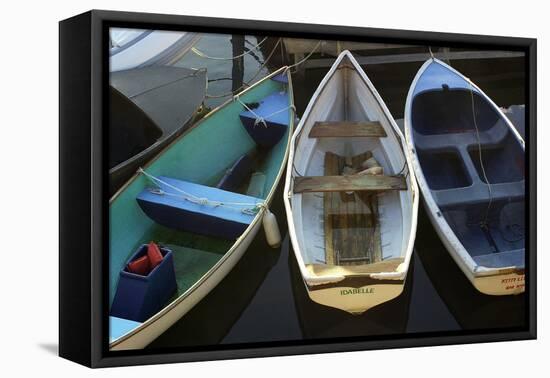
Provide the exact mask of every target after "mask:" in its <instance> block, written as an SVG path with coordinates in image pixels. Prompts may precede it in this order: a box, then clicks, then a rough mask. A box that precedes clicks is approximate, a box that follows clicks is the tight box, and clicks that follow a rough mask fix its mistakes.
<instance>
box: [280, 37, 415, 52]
mask: <svg viewBox="0 0 550 378" xmlns="http://www.w3.org/2000/svg"><path fill="white" fill-rule="evenodd" d="M283 43H284V45H285V50H286V51H287V53H288V54H309V53H310V52H311V51H313V49H314V48H315V47H316V46H317V44H318V43H319V41H318V40H315V39H299V38H283ZM411 47H418V46H413V45H397V44H389V43H369V42H353V41H321V44H320V45H319V46H318V47H317V50H315V51H316V52H318V53H320V54H327V55H332V56H337V55H338V54H340V53H341V52H342V51H343V50H350V51H366V50H385V49H398V48H411Z"/></svg>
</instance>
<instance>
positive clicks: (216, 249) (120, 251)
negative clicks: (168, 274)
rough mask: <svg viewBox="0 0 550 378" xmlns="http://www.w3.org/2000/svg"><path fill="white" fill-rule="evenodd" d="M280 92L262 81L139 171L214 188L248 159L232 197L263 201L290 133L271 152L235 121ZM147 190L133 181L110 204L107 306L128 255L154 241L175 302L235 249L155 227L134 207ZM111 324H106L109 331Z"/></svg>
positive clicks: (143, 181) (143, 180) (142, 179)
mask: <svg viewBox="0 0 550 378" xmlns="http://www.w3.org/2000/svg"><path fill="white" fill-rule="evenodd" d="M285 90H286V84H285V83H281V82H277V81H275V80H264V81H263V82H261V83H259V84H258V85H256V86H255V87H254V88H253V89H251V90H249V91H247V92H245V93H244V94H241V95H240V100H241V101H235V100H232V101H231V102H229V103H227V104H226V105H225V106H222V107H220V108H219V109H217V110H216V111H214V112H213V113H211V114H210V115H208V116H207V117H206V118H204V119H203V120H202V121H200V122H199V123H198V124H197V125H195V126H194V127H192V128H191V129H189V130H188V131H187V132H186V133H184V134H183V135H182V137H180V138H179V139H178V140H177V141H176V142H175V143H173V144H172V145H171V146H169V147H168V148H167V149H166V150H165V151H163V152H161V153H160V155H159V156H158V157H157V158H156V159H155V160H153V161H152V162H151V163H150V164H149V165H148V166H147V167H144V170H145V171H146V172H147V173H148V174H150V175H152V176H155V177H159V176H169V177H171V178H174V179H178V180H184V181H186V182H191V183H195V184H201V185H205V186H209V187H215V186H216V183H218V182H220V180H221V179H223V178H224V176H226V175H227V173H228V170H230V169H231V168H232V167H233V166H234V164H235V163H236V162H237V161H239V159H241V158H242V157H243V156H244V155H248V156H249V157H251V158H252V161H253V163H252V169H251V170H250V172H249V173H248V174H247V175H246V177H243V179H242V180H240V182H241V183H240V185H238V187H236V188H234V190H233V191H234V192H238V193H242V194H247V195H251V196H254V197H256V198H259V199H266V198H267V196H268V194H269V193H270V191H271V189H272V187H273V185H274V183H275V182H276V179H277V176H278V173H279V171H280V169H281V166H282V164H283V160H284V157H285V152H286V149H287V142H288V132H289V131H288V129H287V133H286V134H285V136H284V137H283V138H281V140H280V141H279V142H278V143H277V144H276V145H274V146H273V147H270V148H265V147H259V146H257V144H256V143H255V142H254V140H253V139H252V138H251V136H250V135H249V133H247V131H246V130H245V128H244V127H243V125H242V123H241V120H240V119H239V115H240V114H241V113H242V112H243V110H244V107H243V105H242V103H241V102H246V103H250V102H257V101H259V100H261V99H262V98H265V97H266V96H269V95H271V94H273V93H282V92H284V91H285ZM289 100H290V96H289ZM291 114H292V113H291ZM259 127H262V126H259ZM151 185H152V183H151V181H150V180H149V179H148V177H146V176H145V175H143V174H141V175H137V176H136V177H135V179H133V180H131V181H130V182H129V184H128V185H127V186H125V187H123V189H122V190H121V191H120V192H119V193H118V194H117V195H115V196H114V197H113V199H112V200H111V203H110V211H109V217H110V220H109V221H110V246H109V247H110V248H109V251H110V252H109V286H110V288H109V300H110V305H112V303H113V298H114V295H115V293H116V290H117V283H118V280H119V273H120V271H121V270H122V269H124V267H125V266H126V264H127V262H128V259H129V257H130V256H131V255H132V253H133V252H135V250H136V249H137V248H138V247H139V246H140V245H142V244H146V243H149V242H150V241H154V242H155V243H158V244H159V245H161V246H164V247H167V248H169V249H170V250H172V252H173V259H174V267H175V273H176V281H177V293H176V294H175V297H176V296H180V295H182V294H183V293H185V292H186V291H187V290H189V288H191V287H192V286H193V285H194V284H195V283H196V282H197V281H199V280H200V278H201V277H203V276H204V275H205V274H206V273H207V272H208V271H209V270H210V269H211V268H212V267H214V265H215V264H216V263H217V262H218V261H219V260H220V259H221V258H222V257H223V256H224V254H225V253H227V251H228V250H229V249H230V248H231V247H232V245H233V244H234V243H235V240H225V239H221V238H216V237H211V236H204V235H199V234H195V233H190V232H185V231H179V230H174V229H171V228H168V227H164V226H162V225H159V224H158V223H156V222H154V221H153V220H152V219H151V218H149V217H148V216H147V215H146V214H145V213H144V212H143V211H142V209H141V208H140V206H139V205H138V203H137V201H136V197H137V196H138V195H139V194H140V192H142V191H143V190H144V189H145V188H147V187H150V186H151ZM122 320H123V321H124V319H122ZM112 322H113V320H112V319H111V328H113V323H112ZM137 324H139V323H137ZM126 326H127V327H126V328H130V329H132V328H135V324H130V325H126ZM123 328H124V327H123ZM126 331H127V330H125V331H122V332H121V331H118V333H119V334H118V335H115V334H114V333H117V331H115V330H113V329H111V341H113V340H114V339H116V338H118V336H122V335H123V334H124V333H126Z"/></svg>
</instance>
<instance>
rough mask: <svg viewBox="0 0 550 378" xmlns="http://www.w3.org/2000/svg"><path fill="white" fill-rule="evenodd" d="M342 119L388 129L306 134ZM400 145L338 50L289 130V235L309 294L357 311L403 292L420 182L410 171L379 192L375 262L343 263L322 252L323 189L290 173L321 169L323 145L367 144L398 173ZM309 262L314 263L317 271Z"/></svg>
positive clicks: (390, 122) (328, 148) (351, 148)
mask: <svg viewBox="0 0 550 378" xmlns="http://www.w3.org/2000/svg"><path fill="white" fill-rule="evenodd" d="M340 70H341V71H340ZM342 120H345V121H350V122H378V123H380V125H381V126H382V127H383V129H384V130H385V132H386V134H387V136H386V137H384V138H374V137H355V136H354V137H349V138H346V139H345V142H343V139H342V138H334V137H328V138H320V139H318V138H317V139H316V138H310V137H308V135H309V133H310V130H311V129H312V128H313V125H314V124H315V122H323V121H329V122H337V121H342ZM404 145H405V141H404V137H403V135H402V134H401V131H400V130H399V128H398V127H397V125H396V123H395V121H394V119H393V117H392V116H391V114H390V112H389V111H388V109H387V108H386V106H385V104H384V103H383V101H382V99H381V98H380V96H379V95H378V93H377V91H376V89H375V88H374V86H373V85H372V83H371V82H370V80H369V79H368V77H367V76H366V75H365V73H364V71H363V70H362V69H361V67H360V66H359V65H358V64H357V62H356V61H355V59H354V58H353V56H352V55H351V54H350V53H349V52H348V51H344V52H343V53H342V54H340V56H339V57H338V58H337V59H336V62H335V63H334V65H333V67H332V68H331V69H330V71H329V72H328V73H327V75H326V76H325V78H324V79H323V81H322V82H321V84H320V85H319V87H318V89H317V90H316V92H315V94H314V95H313V97H312V99H311V101H310V103H309V105H308V107H307V109H306V111H305V112H304V115H303V117H302V119H301V121H300V124H299V125H298V127H297V129H296V132H295V133H294V135H293V137H292V140H291V146H290V155H289V163H288V168H287V177H286V182H285V197H284V201H285V207H286V211H287V218H288V223H289V234H290V239H291V241H292V245H293V249H294V253H295V256H296V260H297V262H298V266H299V268H300V271H301V274H302V277H303V279H304V282H305V285H306V288H307V290H308V294H309V296H310V298H311V299H312V300H313V301H315V302H317V303H320V304H323V305H326V306H330V307H335V308H339V309H341V310H344V311H347V312H350V313H362V312H364V311H366V310H368V309H370V308H372V307H374V306H377V305H379V304H381V303H384V302H386V301H389V300H391V299H393V298H395V297H397V296H399V295H400V294H401V292H402V291H403V285H404V281H405V278H406V275H407V271H408V267H409V263H410V259H411V255H412V251H413V245H414V238H415V234H416V221H417V211H418V189H417V187H416V181H415V179H414V174H412V172H411V173H410V174H408V175H407V176H406V187H407V189H406V190H402V191H387V192H384V193H383V194H380V195H378V197H377V198H378V209H379V213H380V219H379V221H380V234H381V245H382V254H383V256H382V261H381V264H380V265H377V263H373V264H370V265H369V264H365V265H354V267H356V268H351V267H350V268H349V269H348V268H346V267H345V266H341V265H332V263H331V262H330V261H327V260H326V259H325V231H324V226H323V214H324V210H323V195H322V194H319V193H297V192H295V191H294V181H295V177H298V176H323V166H324V162H323V159H324V158H325V154H326V153H327V152H331V153H334V154H337V155H340V156H349V155H350V154H351V155H352V156H355V155H358V154H361V153H364V152H365V151H371V152H372V154H373V156H374V157H375V158H376V160H377V161H378V162H380V165H381V166H382V167H383V170H384V175H398V174H399V173H402V172H406V171H407V169H409V167H410V162H409V157H408V156H407V155H406V153H405V152H404V150H403V147H402V146H404ZM411 170H412V169H411ZM386 261H388V262H389V261H397V263H396V266H394V267H393V269H391V268H389V267H387V265H386V268H385V267H384V266H383V265H384V263H385V262H386ZM397 264H398V265H397ZM314 266H317V267H320V268H319V269H318V270H317V271H316V268H313V267H314ZM357 267H359V268H357ZM361 267H364V269H363V268H361ZM378 267H379V268H378ZM377 269H378V270H377ZM321 271H322V272H321Z"/></svg>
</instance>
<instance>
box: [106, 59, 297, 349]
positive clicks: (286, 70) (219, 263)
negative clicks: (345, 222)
mask: <svg viewBox="0 0 550 378" xmlns="http://www.w3.org/2000/svg"><path fill="white" fill-rule="evenodd" d="M283 72H284V73H286V74H287V77H288V83H287V84H286V85H287V94H288V99H289V103H290V105H292V106H291V107H290V108H289V110H290V120H289V132H288V137H287V139H286V141H287V142H286V148H285V153H284V155H283V160H282V163H281V167H280V168H279V171H278V173H277V176H276V177H275V180H274V181H273V184H272V186H271V189H270V191H269V193H268V194H267V196H266V198H265V200H264V203H266V204H267V205H268V206H269V205H270V204H271V200H272V198H273V196H274V194H275V191H276V190H277V186H278V184H279V182H280V180H281V177H282V175H283V172H284V171H285V165H286V164H285V163H286V162H287V160H288V155H289V151H290V141H291V138H292V135H293V129H294V120H295V117H296V114H295V110H294V107H293V105H294V95H293V89H292V77H291V74H290V70H289V68H288V66H283V67H281V68H279V69H278V70H276V71H274V72H272V73H271V74H269V75H267V76H265V77H264V78H262V79H261V80H258V81H257V82H256V83H254V84H253V85H251V86H250V87H248V88H246V89H244V90H243V91H241V92H239V93H238V95H239V96H242V95H243V94H245V93H247V92H248V91H250V90H252V89H254V88H255V87H257V86H259V85H260V84H262V83H264V82H265V81H267V80H270V79H271V78H272V77H274V76H276V75H278V74H280V73H283ZM234 101H235V96H232V97H231V98H229V99H228V100H227V101H225V102H224V103H223V104H221V105H219V106H217V107H216V108H214V109H213V110H212V111H210V112H209V113H208V114H207V115H206V116H204V117H203V118H201V119H200V120H199V121H198V122H197V123H196V124H194V125H193V126H191V127H190V128H188V129H186V130H185V131H184V133H182V134H181V135H180V136H179V137H177V138H176V139H175V140H174V141H172V142H171V143H170V144H169V145H167V146H166V147H165V148H164V149H163V150H162V151H161V152H159V153H158V154H157V155H156V156H155V158H153V159H151V160H150V161H149V162H148V163H147V164H146V165H145V166H144V168H147V167H149V166H150V165H152V164H153V163H154V162H155V161H156V160H158V158H159V157H160V156H161V155H163V154H164V153H165V152H166V151H167V150H168V149H169V148H171V147H172V146H173V145H174V144H175V143H177V142H179V141H180V139H181V138H183V137H185V135H187V133H188V132H190V131H191V130H193V129H195V128H196V127H199V126H200V125H201V124H202V123H203V122H204V121H206V120H207V119H208V118H209V116H210V115H212V114H214V113H215V112H217V111H218V110H220V109H221V108H223V107H224V106H226V105H228V104H230V103H232V102H234ZM138 176H139V173H138V172H136V173H135V174H134V175H133V176H132V177H131V178H130V179H129V180H128V181H127V182H126V183H125V184H124V185H123V186H122V187H121V188H120V189H119V190H118V191H117V192H116V193H115V194H114V195H113V196H112V197H111V199H110V200H109V206H110V205H111V204H112V202H113V201H114V200H116V198H117V197H118V196H119V195H120V194H121V193H122V191H123V190H125V189H126V188H127V187H128V186H129V185H131V184H132V183H133V182H134V181H135V180H136V179H137V177H138ZM265 211H266V208H265V207H262V208H261V209H260V211H259V212H258V213H257V214H256V216H255V217H254V219H253V220H252V221H251V222H250V224H249V225H248V227H247V228H246V229H245V231H244V232H243V233H242V234H241V235H240V236H239V237H238V238H237V239H236V240H235V242H234V243H233V244H232V245H231V247H230V248H229V249H228V250H227V251H226V252H225V253H224V254H223V256H222V257H221V258H220V259H219V260H218V261H217V262H216V264H214V266H212V268H210V269H209V270H208V271H207V272H206V273H205V274H204V275H203V276H201V278H199V279H198V280H197V281H195V283H193V285H191V286H190V287H189V288H188V289H187V290H186V291H185V292H183V293H182V294H181V295H179V296H178V297H177V298H176V299H174V300H173V301H172V302H170V303H169V304H167V305H166V306H165V307H163V308H162V309H161V310H160V311H159V312H157V313H156V314H154V315H153V316H151V317H150V318H149V319H147V320H146V321H145V322H143V323H141V324H140V325H139V326H138V327H136V328H134V329H132V330H131V331H129V332H127V333H125V334H124V335H122V336H120V337H119V338H118V339H116V340H114V341H112V342H109V349H112V348H114V347H116V346H118V345H119V344H121V343H123V342H125V341H128V340H129V339H131V338H132V337H133V336H135V335H136V334H138V333H139V332H141V331H142V330H144V329H145V328H147V327H149V326H151V325H153V324H154V323H156V322H157V321H159V320H161V319H162V318H163V317H164V316H165V315H166V314H168V313H169V312H170V311H172V310H173V309H174V308H175V307H177V306H178V305H179V304H180V303H181V302H183V301H184V300H185V299H186V298H187V297H188V296H189V295H191V294H192V293H193V292H194V291H196V290H197V288H198V287H200V286H201V285H202V284H203V283H204V282H205V281H206V280H208V279H209V278H210V277H211V276H212V275H213V274H214V273H215V272H216V271H217V270H218V269H219V268H220V267H221V266H222V265H223V263H224V262H225V261H226V260H227V259H229V257H230V256H232V255H233V253H234V252H235V250H236V249H237V247H238V246H239V245H240V244H241V243H242V241H243V240H244V239H246V237H248V235H249V234H250V233H251V231H252V229H254V227H256V225H257V223H258V222H259V221H260V220H261V219H262V218H263V214H264V213H265ZM222 279H223V278H222Z"/></svg>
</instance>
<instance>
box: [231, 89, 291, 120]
mask: <svg viewBox="0 0 550 378" xmlns="http://www.w3.org/2000/svg"><path fill="white" fill-rule="evenodd" d="M233 99H234V100H236V101H238V102H239V103H240V104H241V105H242V106H244V108H245V109H246V110H248V111H249V112H250V113H252V115H253V116H254V117H255V118H256V120H255V121H254V126H256V125H257V124H259V123H262V124H263V125H264V127H267V123H266V122H265V121H266V119H268V118H271V117H273V116H274V115H277V114H279V113H282V112H284V111H287V110H288V109H292V110H293V111H294V112H295V113H296V107H295V106H294V105H292V104H291V105H288V106H285V107H284V108H282V109H279V110H277V111H274V112H273V113H271V114H268V115H266V116H264V117H262V116H261V115H259V114H258V113H256V112H255V111H254V110H252V109H251V108H250V107H249V106H248V105H247V104H246V103H244V102H243V101H242V100H241V98H240V97H239V95H238V94H237V95H235V96H233Z"/></svg>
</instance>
